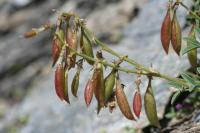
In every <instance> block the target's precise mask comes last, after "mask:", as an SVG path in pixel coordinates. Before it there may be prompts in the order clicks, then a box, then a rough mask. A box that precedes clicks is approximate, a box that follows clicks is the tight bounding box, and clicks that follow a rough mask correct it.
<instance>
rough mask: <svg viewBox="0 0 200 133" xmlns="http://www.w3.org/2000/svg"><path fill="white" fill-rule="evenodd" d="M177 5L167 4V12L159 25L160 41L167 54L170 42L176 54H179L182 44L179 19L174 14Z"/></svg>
mask: <svg viewBox="0 0 200 133" xmlns="http://www.w3.org/2000/svg"><path fill="white" fill-rule="evenodd" d="M176 11H177V6H172V5H171V3H170V4H169V6H168V9H167V13H166V15H165V17H164V20H163V23H162V26H161V32H160V33H161V35H160V36H161V42H162V46H163V49H164V50H165V52H166V53H167V54H168V51H169V45H170V42H171V44H172V47H173V49H174V51H175V52H176V53H177V55H180V50H181V44H182V33H181V27H180V24H179V21H178V19H177V15H176Z"/></svg>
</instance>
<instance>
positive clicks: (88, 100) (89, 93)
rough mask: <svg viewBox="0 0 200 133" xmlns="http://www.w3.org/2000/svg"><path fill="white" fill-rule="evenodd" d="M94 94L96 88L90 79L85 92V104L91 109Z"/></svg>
mask: <svg viewBox="0 0 200 133" xmlns="http://www.w3.org/2000/svg"><path fill="white" fill-rule="evenodd" d="M93 93H94V87H93V84H92V80H91V79H89V80H88V82H87V84H86V87H85V91H84V98H85V103H86V105H87V107H89V105H90V103H91V101H92V97H93Z"/></svg>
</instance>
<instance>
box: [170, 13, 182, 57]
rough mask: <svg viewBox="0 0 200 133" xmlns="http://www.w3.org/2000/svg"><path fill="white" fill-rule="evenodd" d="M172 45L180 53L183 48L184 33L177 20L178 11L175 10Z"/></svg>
mask: <svg viewBox="0 0 200 133" xmlns="http://www.w3.org/2000/svg"><path fill="white" fill-rule="evenodd" d="M171 32H172V38H171V39H172V46H173V49H174V51H175V52H176V53H177V54H178V55H179V54H180V50H181V43H182V35H181V34H182V33H181V27H180V24H179V22H178V20H177V16H176V11H174V15H173V19H172V31H171Z"/></svg>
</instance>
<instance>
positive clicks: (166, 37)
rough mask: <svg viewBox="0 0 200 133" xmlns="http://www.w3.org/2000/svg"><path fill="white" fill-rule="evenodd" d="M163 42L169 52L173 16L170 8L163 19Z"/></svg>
mask: <svg viewBox="0 0 200 133" xmlns="http://www.w3.org/2000/svg"><path fill="white" fill-rule="evenodd" d="M160 33H161V42H162V46H163V48H164V50H165V52H166V53H167V54H168V51H169V44H170V40H171V18H170V9H168V10H167V14H166V16H165V18H164V20H163V23H162V27H161V32H160Z"/></svg>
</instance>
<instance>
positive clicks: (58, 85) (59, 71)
mask: <svg viewBox="0 0 200 133" xmlns="http://www.w3.org/2000/svg"><path fill="white" fill-rule="evenodd" d="M64 73H65V71H64V68H63V66H62V64H58V65H57V66H56V71H55V80H54V82H55V90H56V94H57V96H58V97H59V98H60V99H61V100H64V86H65V85H64V82H65V75H64Z"/></svg>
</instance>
